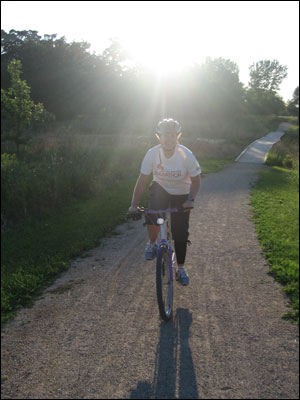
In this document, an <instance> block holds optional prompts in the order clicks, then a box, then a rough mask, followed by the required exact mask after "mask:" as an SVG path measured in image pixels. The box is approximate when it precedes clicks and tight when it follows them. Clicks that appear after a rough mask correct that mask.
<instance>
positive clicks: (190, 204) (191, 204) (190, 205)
mask: <svg viewBox="0 0 300 400" xmlns="http://www.w3.org/2000/svg"><path fill="white" fill-rule="evenodd" d="M182 207H183V208H194V202H193V201H192V200H186V201H185V202H184V203H183V204H182ZM187 211H190V210H186V211H185V212H187Z"/></svg>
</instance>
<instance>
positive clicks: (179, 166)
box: [141, 144, 201, 194]
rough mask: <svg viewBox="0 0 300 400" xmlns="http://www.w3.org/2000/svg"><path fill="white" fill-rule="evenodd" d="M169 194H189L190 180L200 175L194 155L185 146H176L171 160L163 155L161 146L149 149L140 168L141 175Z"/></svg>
mask: <svg viewBox="0 0 300 400" xmlns="http://www.w3.org/2000/svg"><path fill="white" fill-rule="evenodd" d="M151 172H153V180H154V181H155V182H157V183H159V184H160V185H161V186H162V187H163V188H164V189H165V190H166V191H167V192H168V193H169V194H189V192H190V186H191V179H190V177H194V176H197V175H200V174H201V168H200V165H199V163H198V161H197V160H196V157H195V156H194V154H193V153H192V152H191V151H190V150H189V149H188V148H187V147H185V146H182V145H181V144H177V145H176V148H175V151H174V154H173V155H172V157H171V158H167V157H166V156H165V155H164V151H163V149H162V146H161V144H158V145H157V146H155V147H152V148H151V149H149V150H148V151H147V153H146V155H145V157H144V160H143V162H142V166H141V173H142V174H144V175H150V174H151Z"/></svg>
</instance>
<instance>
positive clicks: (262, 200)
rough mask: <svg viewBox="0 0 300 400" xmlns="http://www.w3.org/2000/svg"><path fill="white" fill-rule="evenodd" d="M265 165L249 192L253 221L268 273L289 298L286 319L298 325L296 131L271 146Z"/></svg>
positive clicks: (297, 148)
mask: <svg viewBox="0 0 300 400" xmlns="http://www.w3.org/2000/svg"><path fill="white" fill-rule="evenodd" d="M267 164H268V165H270V166H271V169H268V170H263V171H261V173H260V178H259V181H258V183H257V185H256V187H255V188H254V189H253V191H252V206H253V210H254V221H255V224H256V229H257V233H258V239H259V241H260V243H261V247H262V249H263V252H264V256H265V258H266V259H267V261H268V264H269V266H270V270H269V273H270V274H271V275H272V276H273V277H274V278H275V279H276V280H277V281H278V282H280V283H281V284H282V285H283V287H284V291H285V292H286V293H287V294H288V295H289V298H290V305H291V309H290V311H289V312H287V314H286V315H285V317H287V318H291V319H292V320H293V321H295V322H297V323H299V127H296V126H293V127H292V128H291V129H290V130H289V131H288V132H287V133H286V134H285V135H284V136H283V137H282V139H281V140H280V142H278V143H277V144H275V145H274V146H273V148H272V150H271V151H270V152H269V154H268V158H267Z"/></svg>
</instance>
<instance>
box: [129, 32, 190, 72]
mask: <svg viewBox="0 0 300 400" xmlns="http://www.w3.org/2000/svg"><path fill="white" fill-rule="evenodd" d="M124 47H125V48H126V49H127V50H128V52H129V54H130V56H131V57H132V59H133V61H134V62H135V63H137V64H139V65H142V66H144V67H147V68H149V69H150V70H152V71H154V72H155V73H156V74H158V75H166V74H168V73H172V72H178V71H181V70H182V69H183V68H184V67H186V66H188V65H190V64H191V63H193V56H194V54H193V49H192V46H191V45H190V43H188V42H187V41H184V40H183V38H180V37H178V36H174V35H173V36H170V35H162V34H161V35H160V36H158V35H156V36H155V35H152V36H151V37H148V38H147V37H146V38H145V37H141V38H140V39H137V38H136V37H135V38H134V39H132V40H128V41H127V42H125V43H124Z"/></svg>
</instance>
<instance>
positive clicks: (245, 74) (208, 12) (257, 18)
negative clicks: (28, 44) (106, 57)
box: [1, 1, 299, 101]
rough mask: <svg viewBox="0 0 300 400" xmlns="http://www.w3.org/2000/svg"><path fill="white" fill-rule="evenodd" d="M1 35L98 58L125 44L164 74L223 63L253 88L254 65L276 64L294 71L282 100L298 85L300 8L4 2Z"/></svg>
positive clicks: (281, 4) (288, 4)
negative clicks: (83, 46) (27, 35)
mask: <svg viewBox="0 0 300 400" xmlns="http://www.w3.org/2000/svg"><path fill="white" fill-rule="evenodd" d="M1 29H4V30H5V31H6V32H9V31H10V30H11V29H15V30H36V31H38V34H39V35H40V36H43V35H44V34H57V37H58V38H60V37H62V36H64V37H65V39H66V41H67V42H72V41H86V42H88V43H90V45H91V47H90V51H91V52H94V53H96V54H101V53H102V52H103V50H104V49H105V48H107V47H108V46H109V45H110V40H111V38H118V40H119V41H120V43H121V44H122V45H123V46H124V47H125V48H126V49H127V50H128V51H129V52H130V53H131V55H132V56H133V57H134V58H135V60H137V61H138V62H140V63H142V64H144V65H146V66H148V67H150V68H153V69H154V70H156V71H157V73H168V72H171V71H173V70H178V69H180V68H182V67H184V66H185V65H188V64H191V63H193V62H196V63H199V64H201V63H202V62H204V61H205V58H206V57H211V58H218V57H222V58H225V59H230V60H231V61H234V62H235V63H236V64H237V65H238V67H239V70H240V74H239V76H240V81H241V82H243V83H244V84H245V85H246V86H247V85H248V82H249V67H250V65H252V64H253V63H255V62H258V61H260V60H274V59H276V60H278V61H279V63H280V64H281V65H286V66H287V67H288V77H287V78H285V79H284V81H283V82H282V84H281V86H280V90H279V94H280V96H282V97H283V99H284V100H285V101H287V100H289V99H291V98H292V97H293V92H294V90H295V88H296V87H297V86H298V85H299V2H298V1H1Z"/></svg>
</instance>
